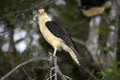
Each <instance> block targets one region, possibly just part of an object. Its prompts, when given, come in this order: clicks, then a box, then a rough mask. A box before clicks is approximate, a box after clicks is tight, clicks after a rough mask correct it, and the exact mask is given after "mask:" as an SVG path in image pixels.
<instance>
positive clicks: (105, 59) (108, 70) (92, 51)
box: [0, 0, 120, 80]
mask: <svg viewBox="0 0 120 80" xmlns="http://www.w3.org/2000/svg"><path fill="white" fill-rule="evenodd" d="M111 1H112V5H111V7H110V8H108V9H107V10H105V12H104V13H103V14H101V15H97V16H94V17H86V16H84V15H83V13H82V11H81V9H80V7H79V5H80V0H9V1H8V0H0V8H1V9H0V78H1V77H2V76H4V75H6V74H7V73H8V72H9V71H11V70H12V69H13V68H14V67H16V66H17V65H19V64H21V63H23V62H25V61H27V60H29V59H32V58H35V57H39V56H40V57H50V54H49V52H51V53H53V48H52V47H51V46H50V45H49V44H48V43H47V42H46V41H45V40H44V38H43V37H42V35H41V33H40V31H39V25H38V19H37V10H38V9H39V8H41V7H43V8H44V9H45V10H46V12H47V13H48V14H49V16H51V17H52V18H53V20H55V21H57V22H58V23H59V24H61V25H63V26H64V27H65V28H66V29H67V31H68V32H69V34H70V35H71V36H72V39H73V42H74V44H75V45H76V48H77V50H78V52H79V54H80V56H81V58H82V60H83V62H84V63H85V64H86V66H87V68H88V69H89V70H90V71H91V73H92V74H93V75H94V76H96V77H98V78H99V79H103V80H120V61H119V60H120V28H119V27H120V1H119V0H111ZM57 59H58V60H57V62H58V66H59V67H60V70H61V72H62V73H63V74H64V75H67V76H69V77H71V78H72V79H73V80H94V79H92V77H91V76H90V75H87V74H86V75H82V73H81V72H80V71H79V69H78V67H77V66H76V65H75V63H74V62H73V60H72V59H71V57H70V55H69V54H67V53H66V52H64V51H60V52H57ZM50 68H51V64H50V61H48V60H39V61H35V62H31V63H29V64H26V65H24V66H22V67H21V68H20V69H17V70H16V71H15V72H14V73H12V74H11V75H10V76H9V77H7V78H6V79H5V80H47V79H48V78H49V74H50ZM58 78H59V79H58V80H62V79H61V78H60V76H59V77H58Z"/></svg>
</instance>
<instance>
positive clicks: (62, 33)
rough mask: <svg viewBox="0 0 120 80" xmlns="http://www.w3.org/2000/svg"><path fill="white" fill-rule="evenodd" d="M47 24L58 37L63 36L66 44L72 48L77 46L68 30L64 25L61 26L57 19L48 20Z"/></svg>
mask: <svg viewBox="0 0 120 80" xmlns="http://www.w3.org/2000/svg"><path fill="white" fill-rule="evenodd" d="M46 26H47V28H48V29H49V30H50V32H51V33H52V34H54V35H55V36H56V37H58V38H61V39H62V40H63V42H64V43H65V44H66V45H68V46H69V47H71V48H74V47H75V46H74V44H73V42H72V40H71V38H70V36H69V34H68V32H67V31H66V30H65V29H64V28H63V26H60V25H59V24H58V23H56V22H55V21H48V22H46Z"/></svg>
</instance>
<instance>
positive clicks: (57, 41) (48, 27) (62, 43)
mask: <svg viewBox="0 0 120 80" xmlns="http://www.w3.org/2000/svg"><path fill="white" fill-rule="evenodd" d="M38 20H39V26H40V31H41V33H42V35H43V37H44V38H45V40H46V41H47V42H48V43H49V44H50V45H51V46H52V47H53V48H54V53H53V56H55V55H56V52H57V50H60V49H63V50H65V51H66V52H68V53H69V54H70V56H71V57H72V59H73V60H74V61H75V62H76V64H77V65H78V66H79V68H80V70H81V71H82V72H85V66H84V64H83V62H82V61H81V59H80V57H79V55H78V52H77V50H76V48H75V46H74V44H73V42H72V40H71V37H70V36H69V34H68V32H67V31H66V30H65V28H64V27H63V26H61V25H59V24H58V23H57V22H55V21H53V20H52V19H51V18H50V17H49V16H48V15H47V13H46V12H45V10H44V9H39V10H38Z"/></svg>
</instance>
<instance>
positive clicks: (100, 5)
mask: <svg viewBox="0 0 120 80" xmlns="http://www.w3.org/2000/svg"><path fill="white" fill-rule="evenodd" d="M110 5H111V2H110V0H81V9H82V12H83V14H84V15H85V16H87V17H91V16H95V15H98V14H102V13H103V12H104V11H105V9H106V8H109V7H110Z"/></svg>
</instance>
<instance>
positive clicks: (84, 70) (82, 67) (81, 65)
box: [70, 49, 87, 74]
mask: <svg viewBox="0 0 120 80" xmlns="http://www.w3.org/2000/svg"><path fill="white" fill-rule="evenodd" d="M70 56H71V57H72V59H73V60H74V61H75V62H76V64H77V66H78V68H79V70H80V71H81V72H82V73H83V74H86V73H87V67H86V66H85V64H84V63H83V62H82V60H81V58H80V56H79V54H78V52H77V51H76V50H75V49H72V51H71V52H70Z"/></svg>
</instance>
